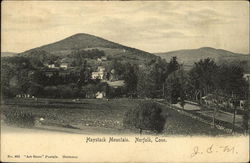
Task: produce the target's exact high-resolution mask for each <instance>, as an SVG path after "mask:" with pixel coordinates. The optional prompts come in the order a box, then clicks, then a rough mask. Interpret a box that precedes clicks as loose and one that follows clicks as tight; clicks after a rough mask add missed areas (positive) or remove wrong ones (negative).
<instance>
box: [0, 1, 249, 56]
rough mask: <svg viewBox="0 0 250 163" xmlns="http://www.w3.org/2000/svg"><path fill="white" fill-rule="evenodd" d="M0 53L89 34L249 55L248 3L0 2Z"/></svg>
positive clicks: (150, 46) (149, 47) (147, 45)
mask: <svg viewBox="0 0 250 163" xmlns="http://www.w3.org/2000/svg"><path fill="white" fill-rule="evenodd" d="M1 12H2V13H1V18H2V19H1V25H2V28H1V51H2V52H6V51H8V52H23V51H25V50H29V49H31V48H35V47H39V46H42V45H45V44H49V43H53V42H55V41H59V40H62V39H64V38H66V37H69V36H71V35H74V34H76V33H88V34H92V35H95V36H99V37H102V38H104V39H107V40H110V41H113V42H117V43H120V44H123V45H126V46H130V47H134V48H137V49H141V50H145V51H148V52H151V53H154V52H167V51H173V50H179V49H195V48H200V47H213V48H218V49H226V50H229V51H232V52H237V53H244V54H249V3H248V2H247V1H245V2H244V1H243V2H236V1H224V2H223V1H215V2H212V1H196V2H195V1H188V2H183V1H168V2H163V1H151V2H150V1H144V2H139V1H137V2H131V1H120V2H118V1H116V2H114V1H104V2H100V1H99V2H91V1H85V2H81V1H60V2H55V1H45V2H41V1H37V2H36V1H22V2H17V1H4V2H2V11H1Z"/></svg>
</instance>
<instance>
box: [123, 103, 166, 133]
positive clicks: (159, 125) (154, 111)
mask: <svg viewBox="0 0 250 163" xmlns="http://www.w3.org/2000/svg"><path fill="white" fill-rule="evenodd" d="M165 123H166V117H165V116H163V115H162V109H161V107H160V106H159V105H158V104H156V103H154V102H143V103H140V104H139V105H138V107H136V108H135V109H130V110H129V111H128V112H126V114H125V117H124V120H123V124H124V127H128V128H137V129H139V130H140V133H142V130H150V131H153V132H157V133H160V132H162V131H163V129H164V126H165Z"/></svg>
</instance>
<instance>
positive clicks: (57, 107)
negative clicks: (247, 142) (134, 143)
mask: <svg viewBox="0 0 250 163" xmlns="http://www.w3.org/2000/svg"><path fill="white" fill-rule="evenodd" d="M141 101H144V100H140V99H110V100H105V99H84V100H79V101H76V102H73V101H72V100H70V99H63V100H62V99H38V100H37V101H36V100H35V99H27V100H26V99H13V100H5V101H4V104H2V108H3V110H4V111H8V110H9V109H11V110H17V109H18V110H22V111H23V112H25V113H32V114H33V115H34V116H35V118H36V119H40V118H43V119H44V120H43V121H42V125H44V126H54V127H61V128H62V127H63V128H71V129H72V130H74V129H75V130H82V131H84V130H88V131H91V129H93V130H92V131H93V132H97V133H98V131H99V132H100V133H103V132H102V131H104V132H105V133H109V132H117V133H121V134H123V133H131V134H133V133H134V134H135V133H138V131H137V130H134V131H132V130H129V131H128V130H124V128H123V117H124V114H125V112H126V111H127V110H128V109H130V108H133V107H136V106H137V105H138V104H139V103H140V102H141ZM162 107H163V114H165V115H167V121H166V124H165V129H164V131H163V133H162V134H163V135H225V134H226V133H224V132H223V131H221V130H218V129H213V128H211V126H210V125H207V124H204V123H202V122H199V121H197V120H195V119H192V118H190V117H187V116H185V115H182V114H179V113H178V111H176V110H173V109H169V108H168V107H167V106H162Z"/></svg>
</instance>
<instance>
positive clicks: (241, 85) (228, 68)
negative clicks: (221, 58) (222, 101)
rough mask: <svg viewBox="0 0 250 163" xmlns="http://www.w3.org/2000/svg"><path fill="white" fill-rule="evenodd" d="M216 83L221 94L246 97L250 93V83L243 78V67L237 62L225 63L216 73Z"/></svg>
mask: <svg viewBox="0 0 250 163" xmlns="http://www.w3.org/2000/svg"><path fill="white" fill-rule="evenodd" d="M213 79H214V85H215V88H216V90H218V91H220V93H221V94H224V95H228V96H231V95H232V94H234V95H235V96H237V98H241V99H245V98H246V96H247V93H248V85H247V82H246V81H245V79H244V78H243V68H242V67H241V66H240V65H237V64H236V65H235V64H227V65H226V64H223V65H220V66H219V67H218V71H217V72H216V73H215V74H214V78H213Z"/></svg>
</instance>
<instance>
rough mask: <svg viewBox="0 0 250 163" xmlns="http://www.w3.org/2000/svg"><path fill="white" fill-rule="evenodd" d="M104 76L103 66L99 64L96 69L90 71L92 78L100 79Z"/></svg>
mask: <svg viewBox="0 0 250 163" xmlns="http://www.w3.org/2000/svg"><path fill="white" fill-rule="evenodd" d="M104 77H105V68H104V67H102V66H99V67H98V68H97V71H95V72H92V74H91V78H92V79H101V80H103V79H104Z"/></svg>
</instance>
